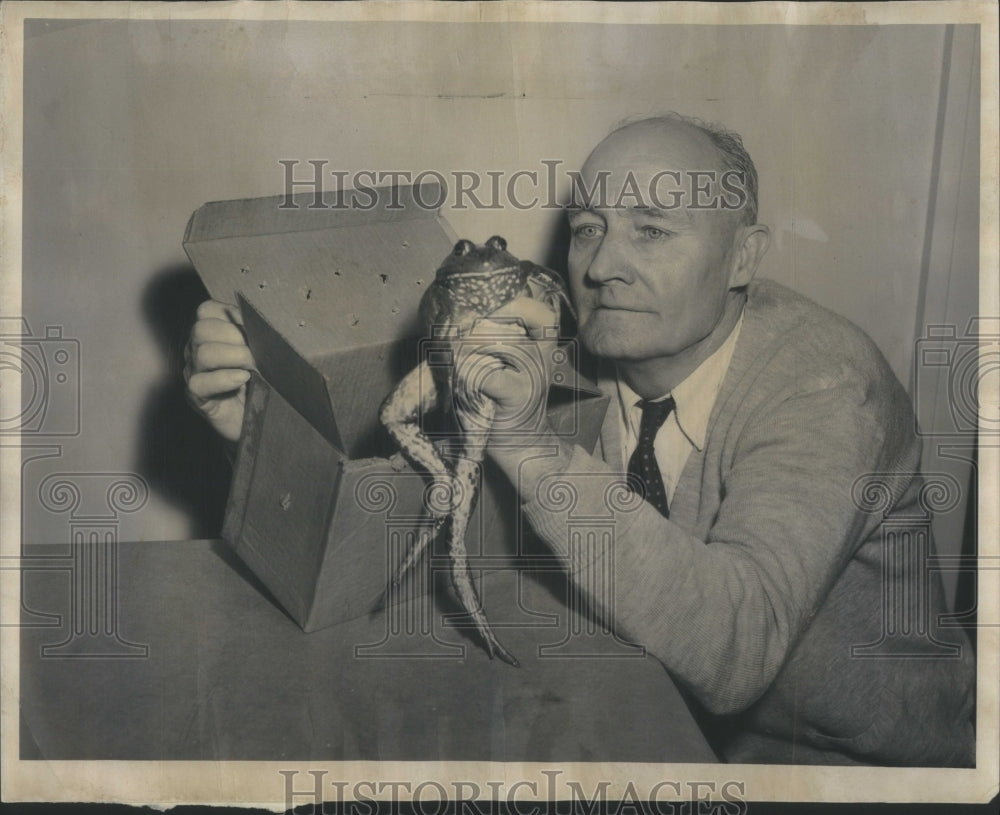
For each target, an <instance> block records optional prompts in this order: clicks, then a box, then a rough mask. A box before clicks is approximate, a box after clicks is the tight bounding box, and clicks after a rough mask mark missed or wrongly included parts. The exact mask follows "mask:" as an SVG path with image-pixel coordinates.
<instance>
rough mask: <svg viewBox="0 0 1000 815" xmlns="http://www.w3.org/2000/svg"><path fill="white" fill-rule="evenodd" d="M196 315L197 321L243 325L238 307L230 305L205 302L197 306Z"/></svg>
mask: <svg viewBox="0 0 1000 815" xmlns="http://www.w3.org/2000/svg"><path fill="white" fill-rule="evenodd" d="M196 314H197V315H198V319H199V320H222V321H224V322H227V323H234V324H236V325H243V316H242V315H241V314H240V309H239V306H235V305H233V304H232V303H220V302H219V301H218V300H206V301H205V302H204V303H202V304H201V305H199V306H198V310H197V312H196Z"/></svg>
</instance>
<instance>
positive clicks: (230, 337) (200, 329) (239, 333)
mask: <svg viewBox="0 0 1000 815" xmlns="http://www.w3.org/2000/svg"><path fill="white" fill-rule="evenodd" d="M191 342H192V343H193V344H194V345H200V344H201V343H205V342H227V343H229V344H231V345H246V344H247V341H246V337H245V336H244V335H243V329H241V328H240V327H239V326H238V325H234V324H233V323H231V322H229V321H228V320H219V319H216V318H214V317H207V318H204V319H199V320H198V321H197V322H196V323H195V324H194V325H193V326H192V327H191Z"/></svg>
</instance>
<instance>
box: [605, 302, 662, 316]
mask: <svg viewBox="0 0 1000 815" xmlns="http://www.w3.org/2000/svg"><path fill="white" fill-rule="evenodd" d="M593 310H594V311H630V312H633V313H636V314H638V313H644V312H649V311H650V309H648V308H642V307H640V306H630V305H627V304H624V303H595V304H594V307H593Z"/></svg>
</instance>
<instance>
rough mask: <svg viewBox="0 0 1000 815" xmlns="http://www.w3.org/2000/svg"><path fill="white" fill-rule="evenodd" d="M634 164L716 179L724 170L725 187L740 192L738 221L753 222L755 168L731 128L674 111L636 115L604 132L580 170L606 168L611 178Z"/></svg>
mask: <svg viewBox="0 0 1000 815" xmlns="http://www.w3.org/2000/svg"><path fill="white" fill-rule="evenodd" d="M638 167H645V168H652V167H658V168H660V173H664V172H666V173H669V172H680V173H686V174H691V173H715V174H716V176H715V177H716V179H718V178H719V177H721V176H723V174H725V175H726V177H727V178H728V179H729V182H730V186H729V189H730V190H732V189H734V188H736V189H738V192H739V197H740V201H739V212H738V213H737V215H738V216H739V217H738V219H737V220H738V222H739V223H740V224H741V225H745V226H749V225H751V224H754V223H756V222H757V170H756V168H755V167H754V164H753V160H752V159H751V158H750V155H749V154H748V153H747V151H746V149H745V148H744V147H743V141H742V139H741V138H740V136H739V135H738V134H736V133H733V132H731V131H728V130H725V129H724V128H722V127H719V126H716V125H709V124H706V123H704V122H701V121H700V120H698V119H694V118H691V117H686V116H681V115H679V114H667V115H663V116H655V117H650V118H646V119H640V120H637V121H634V122H630V123H628V124H625V125H622V126H621V127H619V128H617V129H616V130H614V131H612V132H611V133H610V134H609V135H608V136H607V137H605V138H604V139H603V140H602V141H601V142H600V143H599V144H598V145H597V147H595V148H594V150H593V151H592V152H591V154H590V156H589V157H588V158H587V161H586V162H585V163H584V166H583V170H582V175H583V176H584V177H585V178H591V179H593V178H596V177H597V175H598V173H601V172H606V173H608V174H609V175H610V177H612V179H613V178H614V176H616V175H617V176H620V177H626V176H627V175H628V174H633V175H634V170H635V168H638ZM657 183H659V182H657ZM695 183H698V182H697V181H696V182H695ZM681 186H684V185H683V184H681ZM688 191H689V192H690V187H688ZM716 192H718V190H716ZM726 200H727V201H729V202H731V201H733V200H735V199H734V198H732V197H729V198H727V199H726ZM688 203H690V202H688ZM725 208H726V207H725V206H723V209H725Z"/></svg>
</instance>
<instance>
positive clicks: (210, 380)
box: [188, 369, 250, 401]
mask: <svg viewBox="0 0 1000 815" xmlns="http://www.w3.org/2000/svg"><path fill="white" fill-rule="evenodd" d="M249 378H250V372H249V371H240V370H234V369H227V370H222V371H204V372H202V373H197V374H194V375H193V376H192V377H191V378H190V379H189V380H188V391H189V392H190V394H191V395H192V396H194V397H196V398H197V399H201V400H203V401H208V400H210V399H218V398H219V397H220V396H223V395H225V394H227V393H232V392H233V391H235V390H238V389H239V388H240V387H241V386H242V385H244V384H245V383H246V381H247V380H248V379H249Z"/></svg>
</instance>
